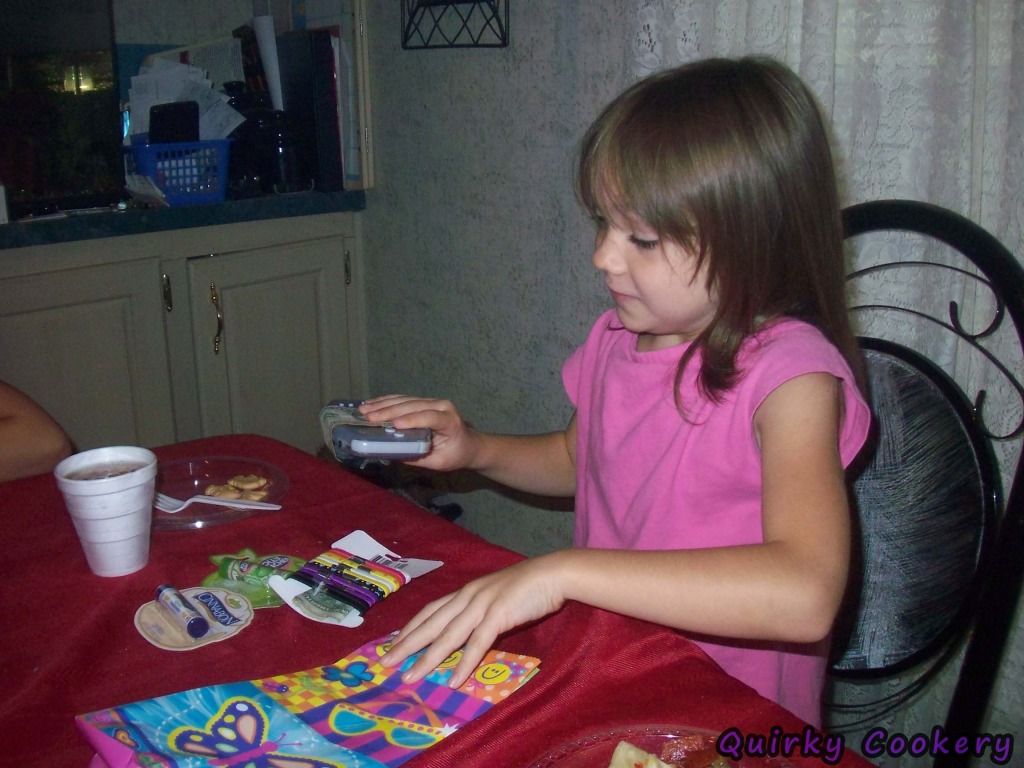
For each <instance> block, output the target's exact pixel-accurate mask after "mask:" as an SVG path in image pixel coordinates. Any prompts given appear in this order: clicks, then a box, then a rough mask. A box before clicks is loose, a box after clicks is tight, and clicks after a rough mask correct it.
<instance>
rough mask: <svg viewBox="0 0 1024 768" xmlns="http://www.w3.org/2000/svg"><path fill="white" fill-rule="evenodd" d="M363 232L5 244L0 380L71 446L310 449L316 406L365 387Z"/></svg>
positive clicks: (352, 223)
mask: <svg viewBox="0 0 1024 768" xmlns="http://www.w3.org/2000/svg"><path fill="white" fill-rule="evenodd" d="M356 229H357V223H356V220H355V217H354V216H353V215H352V214H346V213H339V214H325V215H321V216H306V217H297V218H293V219H276V220H270V221H261V222H249V223H246V224H232V225H224V226H218V227H201V228H194V229H188V230H179V231H174V232H163V233H160V234H154V235H141V236H128V237H118V238H110V239H106V240H96V241H83V242H80V243H67V244H60V245H53V246H40V247H32V248H21V249H13V250H8V251H0V378H2V379H4V380H6V381H9V382H10V383H12V384H14V385H15V386H18V387H19V388H21V389H24V390H25V391H26V392H28V393H29V394H30V395H32V396H33V397H34V398H35V399H36V400H38V401H39V402H40V403H41V404H42V405H43V406H44V407H45V408H47V410H49V411H50V412H51V413H52V414H53V415H54V417H55V418H57V420H58V421H60V423H61V424H62V425H63V426H64V427H65V429H67V430H68V432H69V434H70V435H71V437H72V440H73V441H74V442H75V443H76V445H77V446H78V447H79V448H87V447H92V446H96V445H110V444H114V443H134V444H141V445H159V444H163V443H168V442H173V441H176V440H187V439H191V438H195V437H200V436H206V435H214V434H224V433H230V432H253V433H258V434H264V435H268V436H271V437H276V438H278V439H281V440H284V441H285V442H288V443H290V444H292V445H295V446H297V447H299V448H301V449H303V450H306V451H310V452H313V451H316V450H317V449H318V448H319V446H320V432H319V426H318V423H317V414H318V412H319V409H320V407H321V406H322V405H323V404H324V403H325V402H327V400H329V399H331V398H334V397H349V396H351V397H358V396H363V395H365V394H366V365H365V360H366V351H365V332H364V325H363V320H362V318H363V309H362V293H361V292H362V280H361V277H362V275H361V272H362V270H361V268H360V267H361V264H360V259H359V248H358V233H357V231H356ZM211 286H213V288H212V289H211ZM211 290H213V291H214V292H215V294H216V297H217V304H216V305H215V304H214V303H213V302H212V301H211ZM218 310H219V313H220V319H219V320H218ZM218 322H219V323H220V339H219V343H218V345H217V348H216V349H215V348H214V336H215V335H216V334H217V331H218Z"/></svg>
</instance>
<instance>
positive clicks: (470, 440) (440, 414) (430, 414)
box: [359, 395, 480, 471]
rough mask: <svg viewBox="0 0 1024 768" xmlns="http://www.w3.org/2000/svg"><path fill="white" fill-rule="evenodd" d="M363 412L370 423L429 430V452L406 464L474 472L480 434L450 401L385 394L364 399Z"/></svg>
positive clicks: (361, 408) (361, 407)
mask: <svg viewBox="0 0 1024 768" xmlns="http://www.w3.org/2000/svg"><path fill="white" fill-rule="evenodd" d="M359 410H360V412H361V413H362V414H363V416H365V417H366V418H367V420H368V421H371V422H381V421H389V422H391V423H392V424H393V425H394V426H395V427H397V428H398V429H414V428H423V427H426V428H429V429H430V430H431V431H432V433H433V436H432V440H431V449H430V452H429V453H428V454H427V455H426V456H424V457H422V458H420V459H415V460H411V461H406V462H405V463H406V464H409V465H410V466H414V467H425V468H427V469H437V470H444V471H447V470H454V469H466V468H469V469H472V468H473V462H474V460H475V458H476V456H477V452H478V451H479V447H480V446H479V442H480V440H479V435H478V433H477V432H476V431H475V430H474V429H473V428H472V427H470V426H469V424H467V423H466V422H465V421H464V420H463V419H462V416H460V415H459V412H458V410H457V409H456V407H455V406H454V405H453V404H452V403H451V401H449V400H434V399H429V398H422V397H413V396H411V395H383V396H381V397H374V398H370V399H369V400H364V401H363V403H362V404H361V405H360V406H359Z"/></svg>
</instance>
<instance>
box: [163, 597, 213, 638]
mask: <svg viewBox="0 0 1024 768" xmlns="http://www.w3.org/2000/svg"><path fill="white" fill-rule="evenodd" d="M156 602H157V604H158V605H160V606H161V607H162V608H163V609H164V610H165V611H166V612H167V614H168V615H169V616H170V617H171V618H172V619H174V621H175V623H176V624H177V625H178V626H180V627H181V628H182V629H184V630H185V631H186V632H187V633H188V635H189V637H193V638H196V639H199V638H200V637H202V636H203V635H205V634H206V633H207V632H209V631H210V624H209V622H208V621H207V620H206V619H204V618H203V617H202V616H200V615H199V612H198V611H196V609H195V608H194V607H193V606H192V603H190V602H189V601H188V600H187V599H185V596H184V595H183V594H181V592H179V591H178V590H176V589H175V588H174V587H172V586H171V585H170V584H161V585H160V586H159V587H157V588H156Z"/></svg>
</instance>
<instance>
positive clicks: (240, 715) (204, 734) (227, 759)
mask: <svg viewBox="0 0 1024 768" xmlns="http://www.w3.org/2000/svg"><path fill="white" fill-rule="evenodd" d="M268 727H269V720H268V718H267V715H266V713H265V712H264V711H263V710H262V709H261V708H260V705H259V704H258V703H256V702H255V701H253V700H252V699H249V698H246V697H245V696H235V697H233V698H231V699H228V700H227V701H225V702H224V704H223V705H222V706H221V708H220V709H219V710H218V711H217V714H215V715H214V716H213V717H212V718H210V720H209V721H208V722H207V723H206V727H205V728H193V727H191V726H182V727H180V728H176V729H174V730H173V731H172V732H171V733H170V734H169V735H168V737H167V742H168V744H169V745H170V747H171V748H172V749H173V750H175V751H176V752H179V753H181V754H185V755H194V756H197V757H204V758H206V759H207V760H208V761H209V764H210V765H223V766H237V767H238V768H243V767H244V768H344V766H343V765H342V764H341V763H336V762H333V761H328V760H321V759H319V758H315V757H307V756H305V755H290V754H285V753H283V752H279V751H278V744H277V742H275V741H269V740H267V739H266V735H267V729H268Z"/></svg>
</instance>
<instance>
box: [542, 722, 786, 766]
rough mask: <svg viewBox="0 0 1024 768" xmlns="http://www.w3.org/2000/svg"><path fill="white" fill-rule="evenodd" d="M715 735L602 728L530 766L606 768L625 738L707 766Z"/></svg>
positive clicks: (660, 754)
mask: <svg viewBox="0 0 1024 768" xmlns="http://www.w3.org/2000/svg"><path fill="white" fill-rule="evenodd" d="M717 738H718V734H717V733H716V732H714V731H708V730H703V729H700V728H689V727H686V726H678V725H664V724H652V725H626V726H620V727H618V728H605V729H602V730H599V731H595V732H593V733H590V734H587V735H585V736H581V737H579V738H577V739H573V740H571V741H567V742H565V743H564V744H560V745H559V746H557V747H554V748H553V749H551V750H549V751H548V752H546V753H545V754H544V755H543V756H542V757H541V758H539V759H538V760H536V761H534V762H533V763H532V764H531V765H530V768H608V764H609V762H611V759H612V753H613V752H614V751H615V747H616V746H618V743H619V742H620V741H628V742H629V743H630V744H632V745H633V746H635V747H639V748H640V749H642V750H644V751H645V752H649V753H650V754H652V755H654V756H655V757H657V758H659V759H661V760H663V761H664V762H666V763H668V764H669V765H673V766H680V768H706V766H707V765H708V764H709V763H710V762H711V759H714V757H717V756H718V755H717V752H715V750H714V746H715V740H716V739H717ZM705 750H706V751H705ZM709 758H710V759H709ZM721 764H723V765H725V764H728V765H730V766H737V765H738V766H739V768H764V767H765V766H771V767H772V768H789V764H788V763H787V762H786V761H785V760H784V759H779V758H768V759H764V758H745V759H743V760H741V761H740V762H739V763H736V762H735V761H733V760H731V759H730V760H729V761H728V763H726V762H725V760H724V759H723V760H722V763H721Z"/></svg>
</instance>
